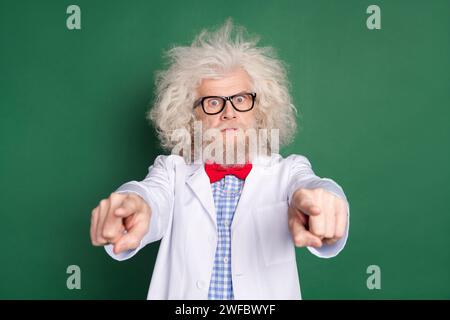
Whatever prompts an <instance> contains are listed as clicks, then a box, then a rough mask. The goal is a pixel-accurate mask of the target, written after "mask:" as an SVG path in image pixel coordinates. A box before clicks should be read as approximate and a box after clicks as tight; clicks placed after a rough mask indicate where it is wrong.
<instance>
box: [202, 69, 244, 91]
mask: <svg viewBox="0 0 450 320" xmlns="http://www.w3.org/2000/svg"><path fill="white" fill-rule="evenodd" d="M242 91H252V81H251V79H250V76H249V75H248V73H247V72H246V71H245V70H243V69H238V70H235V71H232V72H229V73H227V74H225V75H224V76H223V77H222V78H220V79H203V80H202V82H201V83H200V86H199V87H198V88H197V94H198V96H200V97H201V96H215V95H218V96H231V95H233V94H236V93H239V92H242Z"/></svg>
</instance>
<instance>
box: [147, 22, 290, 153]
mask: <svg viewBox="0 0 450 320" xmlns="http://www.w3.org/2000/svg"><path fill="white" fill-rule="evenodd" d="M258 42H259V38H258V37H252V38H250V37H247V38H246V29H245V28H244V27H240V26H233V22H232V19H231V18H228V19H227V20H226V21H225V23H224V25H222V26H221V27H220V28H219V29H218V30H216V31H214V32H209V31H208V30H202V31H201V32H200V34H199V35H198V36H197V37H196V38H195V39H194V41H193V42H192V44H191V45H190V46H175V47H172V48H171V49H169V50H168V51H166V53H165V56H166V58H167V59H168V64H169V67H168V69H167V70H163V71H157V72H156V77H155V78H156V79H155V84H156V91H155V101H154V104H153V107H152V108H151V109H150V110H149V112H148V113H147V117H148V119H150V120H151V121H152V122H153V124H154V126H155V129H156V131H157V133H158V136H159V138H160V140H161V144H162V147H163V148H166V149H168V150H171V149H172V148H173V147H174V146H175V144H176V143H177V142H178V141H173V137H172V134H173V133H174V132H175V131H178V132H179V131H180V129H186V130H184V131H185V132H192V127H193V123H194V121H195V120H196V119H195V114H194V110H193V104H194V101H195V100H196V99H197V98H198V97H197V96H196V95H197V88H198V86H200V84H201V81H202V80H203V79H208V78H213V79H218V78H221V77H223V76H224V75H226V74H227V73H229V72H231V71H234V70H236V69H239V68H242V69H244V70H245V71H246V72H247V73H248V75H249V76H250V79H251V82H252V84H253V91H254V92H256V94H257V96H256V103H255V110H256V126H257V128H264V129H268V130H271V129H278V130H279V143H280V145H286V144H288V143H290V142H291V141H292V139H293V137H294V134H295V130H296V120H295V114H296V108H295V106H294V105H293V104H292V98H291V96H290V94H289V87H290V83H289V81H288V79H287V71H286V67H285V63H284V62H283V61H281V60H280V59H278V58H277V56H276V53H275V50H274V49H273V48H272V47H257V46H256V45H257V43H258ZM190 137H191V136H190ZM177 139H180V137H178V138H177Z"/></svg>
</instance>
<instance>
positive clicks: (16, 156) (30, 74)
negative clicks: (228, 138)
mask: <svg viewBox="0 0 450 320" xmlns="http://www.w3.org/2000/svg"><path fill="white" fill-rule="evenodd" d="M70 4H77V5H79V6H80V8H81V25H82V28H81V30H68V29H67V28H66V19H67V17H68V14H66V8H67V7H68V6H69V5H70ZM371 4H377V5H378V6H380V8H381V21H382V28H381V30H369V29H368V28H367V27H366V19H367V17H368V16H369V15H368V14H367V13H366V8H367V7H368V6H369V5H371ZM227 17H233V19H234V21H235V22H236V23H237V24H241V25H244V26H246V27H247V29H248V30H249V31H250V33H252V34H259V35H260V36H261V38H262V40H261V44H262V45H271V46H274V47H275V48H277V50H278V53H279V56H280V57H281V58H282V59H283V60H285V61H286V63H287V64H288V65H289V76H290V79H291V82H292V95H293V97H294V101H295V103H296V105H297V106H298V108H299V110H300V113H301V116H300V117H299V125H300V127H301V128H300V130H299V131H298V134H297V139H296V141H295V143H294V144H292V145H291V146H289V147H288V148H285V149H284V150H282V153H283V154H284V155H287V154H290V153H299V154H303V155H305V156H307V157H308V158H309V159H310V161H311V162H312V164H313V168H314V170H315V172H316V174H318V175H320V176H325V177H330V178H333V179H335V180H336V181H337V182H339V183H340V184H341V185H342V186H343V188H344V190H345V192H346V194H347V197H348V199H349V201H350V206H351V232H350V237H349V240H348V244H347V247H346V249H345V250H344V251H343V252H342V253H341V254H340V255H339V256H338V257H336V258H335V259H331V260H326V259H319V258H316V257H314V256H313V255H311V254H310V253H309V252H307V250H304V249H298V261H299V271H300V278H301V285H302V291H303V297H304V298H305V299H399V298H408V299H418V298H426V299H432V298H433V299H434V298H437V299H443V298H445V299H448V298H450V250H449V245H450V235H449V233H450V204H449V201H448V198H449V196H450V187H449V179H450V169H449V163H450V152H449V145H450V143H449V142H450V139H449V138H450V126H449V122H450V121H449V120H450V59H449V57H450V1H438V0H436V1H423V0H422V1H406V0H405V1H376V2H374V1H362V0H361V1H356V0H354V1H331V0H321V1H312V0H311V1H279V0H277V1H274V0H271V1H264V2H263V1H256V0H254V1H242V0H241V1H236V0H233V1H206V0H203V1H144V0H141V1H105V0H103V1H100V0H98V1H75V2H71V1H70V2H69V1H56V0H55V1H31V0H30V1H12V0H1V1H0V218H1V220H0V221H1V226H2V228H1V229H2V231H1V233H0V234H1V236H0V239H1V241H0V244H1V258H0V259H1V260H0V262H1V263H0V277H1V279H0V298H2V299H14V298H19V299H49V298H51V299H109V298H111V299H144V298H145V297H146V294H147V289H148V285H149V281H150V277H151V272H152V271H153V264H154V260H155V258H156V253H157V250H158V243H154V244H151V245H149V246H148V247H146V249H144V250H143V251H142V252H140V253H139V254H138V255H137V256H135V257H134V258H133V259H131V260H129V261H126V262H120V263H119V262H116V261H113V260H112V259H111V258H109V257H108V256H107V255H106V253H105V252H104V250H103V249H101V248H95V247H93V246H91V244H90V240H89V223H90V212H91V210H92V208H94V207H95V206H96V205H97V203H98V201H99V200H100V199H102V198H104V197H106V196H108V195H109V193H110V192H112V191H113V190H114V189H115V188H117V187H118V186H119V185H120V184H122V183H124V182H125V181H129V180H140V179H142V178H143V177H144V176H145V175H146V174H147V169H148V166H149V165H151V164H152V162H153V160H154V158H155V157H156V155H158V154H160V153H161V152H162V151H161V149H159V147H158V141H157V139H156V137H155V133H154V131H153V129H152V128H151V126H149V124H148V123H147V121H146V120H145V111H146V110H147V109H148V106H149V105H150V102H151V100H152V99H153V81H154V71H156V70H158V69H160V68H162V67H163V63H164V62H163V60H162V52H163V50H165V49H168V48H169V47H170V46H171V45H172V44H182V45H186V44H188V43H189V42H190V41H191V40H192V38H193V37H194V36H195V35H196V34H197V33H198V32H199V31H200V30H201V29H202V28H205V27H210V26H218V25H220V24H222V23H223V22H224V21H225V19H226V18H227ZM69 265H78V266H79V267H80V268H81V290H68V289H67V287H66V279H67V277H68V276H69V275H68V274H67V273H66V268H67V266H69ZM369 265H378V266H379V267H380V268H381V289H380V290H369V289H368V288H367V286H366V279H367V278H368V276H369V275H368V274H367V273H366V268H367V267H368V266H369Z"/></svg>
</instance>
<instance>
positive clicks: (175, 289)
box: [105, 154, 348, 299]
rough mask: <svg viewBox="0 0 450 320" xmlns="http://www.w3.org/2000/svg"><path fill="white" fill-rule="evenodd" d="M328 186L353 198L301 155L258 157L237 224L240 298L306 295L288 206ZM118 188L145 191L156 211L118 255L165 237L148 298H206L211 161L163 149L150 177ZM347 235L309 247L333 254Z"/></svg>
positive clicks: (234, 257)
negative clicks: (136, 242)
mask: <svg viewBox="0 0 450 320" xmlns="http://www.w3.org/2000/svg"><path fill="white" fill-rule="evenodd" d="M300 187H303V188H308V189H313V188H324V189H326V190H327V191H330V192H332V193H334V194H335V195H337V196H339V197H341V198H343V199H345V200H346V197H345V194H344V192H343V191H342V189H341V187H340V186H339V185H338V184H336V183H335V182H334V181H333V180H330V179H327V178H320V177H318V176H316V175H315V174H314V172H313V170H312V168H311V164H310V162H309V161H308V159H307V158H306V157H304V156H301V155H291V156H289V157H287V158H282V157H281V156H280V155H278V154H272V156H270V157H268V156H266V157H259V158H257V159H255V160H254V161H253V168H252V170H251V172H250V174H249V175H248V177H247V178H246V180H245V183H244V187H243V190H242V194H241V197H240V200H239V203H238V205H237V208H236V211H235V213H234V218H233V221H232V225H231V269H232V281H233V292H234V297H235V299H301V294H300V284H299V278H298V271H297V262H296V255H295V246H294V243H293V241H292V238H291V235H290V232H289V229H288V215H287V208H288V203H289V201H290V198H291V196H292V194H293V192H294V191H295V190H297V189H298V188H300ZM116 192H121V193H124V192H133V193H136V194H138V195H140V196H141V197H142V198H143V199H144V200H145V201H146V202H147V203H148V204H149V206H150V208H151V210H152V216H151V222H150V227H149V231H148V233H147V234H146V236H145V237H144V238H143V239H142V241H141V244H140V246H139V247H138V248H137V249H135V250H130V251H128V252H124V253H121V254H118V255H115V254H114V253H113V252H112V246H111V245H107V246H105V249H106V251H107V252H108V254H109V255H110V256H112V257H113V258H114V259H116V260H125V259H128V258H130V257H132V256H133V255H135V254H136V253H137V252H138V251H139V250H140V249H142V248H143V247H144V246H145V245H147V244H149V243H151V242H154V241H157V240H160V239H162V240H161V243H160V247H159V252H158V256H157V259H156V264H155V266H154V270H153V275H152V279H151V283H150V289H149V292H148V296H147V298H148V299H207V297H208V288H209V282H210V278H211V273H212V269H213V262H214V255H215V250H216V245H217V231H216V215H215V207H214V200H213V195H212V190H211V185H210V182H209V178H208V176H207V175H206V173H205V170H204V167H203V166H202V165H199V164H189V165H187V164H186V162H185V161H184V160H183V158H182V157H180V156H177V155H170V156H163V155H161V156H158V157H157V158H156V160H155V162H154V164H153V165H152V166H151V167H150V168H149V173H148V175H147V176H146V178H145V179H144V180H143V181H139V182H138V181H131V182H127V183H125V184H123V185H122V186H120V188H118V189H117V190H116ZM347 236H348V225H347V231H346V233H345V236H344V237H343V238H342V239H340V240H339V241H338V242H337V243H335V244H333V245H324V246H323V247H322V248H319V249H315V248H312V247H308V249H309V250H310V251H311V252H312V253H313V254H315V255H317V256H319V257H323V258H330V257H334V256H335V255H337V254H338V253H339V252H340V251H341V250H342V249H343V247H344V245H345V242H346V240H347Z"/></svg>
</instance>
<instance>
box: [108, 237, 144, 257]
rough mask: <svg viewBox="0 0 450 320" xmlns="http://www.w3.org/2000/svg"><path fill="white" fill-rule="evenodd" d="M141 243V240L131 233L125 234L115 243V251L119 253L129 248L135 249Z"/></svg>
mask: <svg viewBox="0 0 450 320" xmlns="http://www.w3.org/2000/svg"><path fill="white" fill-rule="evenodd" d="M140 244H141V241H140V240H139V239H137V238H135V237H133V236H130V235H129V234H124V235H123V236H122V237H121V238H120V239H119V240H118V241H117V242H116V243H115V244H114V249H113V251H114V253H115V254H119V253H122V252H124V251H127V250H134V249H136V248H137V247H139V245H140Z"/></svg>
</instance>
